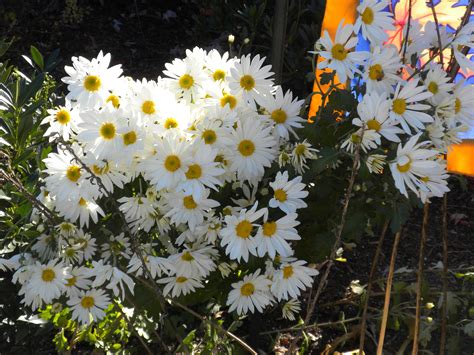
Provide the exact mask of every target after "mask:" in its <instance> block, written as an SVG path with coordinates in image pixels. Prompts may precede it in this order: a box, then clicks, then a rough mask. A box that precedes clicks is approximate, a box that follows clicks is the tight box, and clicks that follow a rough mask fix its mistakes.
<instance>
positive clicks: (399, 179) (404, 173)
mask: <svg viewBox="0 0 474 355" xmlns="http://www.w3.org/2000/svg"><path fill="white" fill-rule="evenodd" d="M420 136H421V133H418V134H417V135H415V136H413V137H411V138H410V140H409V141H408V142H407V143H405V145H404V146H402V145H401V144H399V145H398V148H397V157H396V159H395V161H394V162H393V163H391V164H390V170H391V171H392V176H393V179H394V181H395V186H396V187H397V189H398V190H400V192H401V193H402V194H403V195H405V196H406V197H408V192H407V189H406V186H408V188H409V189H410V190H412V191H413V192H414V193H415V194H418V190H419V189H420V188H421V189H425V190H426V191H428V189H427V187H426V186H424V185H423V183H422V179H430V178H431V176H432V175H442V174H440V170H439V168H440V164H439V163H438V162H437V161H435V160H433V159H432V158H433V157H435V156H437V155H438V154H439V152H437V151H436V150H432V149H424V148H423V147H425V146H427V145H429V144H430V142H429V141H423V142H420V143H417V142H418V139H419V138H420Z"/></svg>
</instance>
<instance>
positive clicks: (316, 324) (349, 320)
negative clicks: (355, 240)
mask: <svg viewBox="0 0 474 355" xmlns="http://www.w3.org/2000/svg"><path fill="white" fill-rule="evenodd" d="M359 319H360V317H354V318H347V319H343V320H338V321H334V322H324V323H315V324H310V325H307V326H304V327H291V328H283V329H276V330H269V331H266V332H261V333H259V334H260V335H267V334H275V333H283V332H295V331H300V330H306V329H316V328H323V327H334V326H337V325H341V324H346V323H351V322H356V321H358V320H359Z"/></svg>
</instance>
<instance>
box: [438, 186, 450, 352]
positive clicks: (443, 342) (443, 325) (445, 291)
mask: <svg viewBox="0 0 474 355" xmlns="http://www.w3.org/2000/svg"><path fill="white" fill-rule="evenodd" d="M442 214H443V221H442V223H443V226H442V231H441V233H442V237H443V273H442V278H443V306H442V307H441V340H440V343H439V344H440V345H439V353H440V355H443V354H444V350H445V347H446V328H447V327H446V325H447V324H446V322H447V317H448V307H447V304H448V194H447V193H446V194H445V195H444V196H443V205H442Z"/></svg>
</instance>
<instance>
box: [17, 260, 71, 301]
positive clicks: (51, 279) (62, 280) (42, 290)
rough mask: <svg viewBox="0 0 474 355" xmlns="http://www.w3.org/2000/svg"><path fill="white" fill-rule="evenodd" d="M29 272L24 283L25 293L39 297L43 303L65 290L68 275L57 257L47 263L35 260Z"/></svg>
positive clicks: (58, 295) (57, 296)
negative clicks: (28, 276)
mask: <svg viewBox="0 0 474 355" xmlns="http://www.w3.org/2000/svg"><path fill="white" fill-rule="evenodd" d="M29 272H30V275H31V276H30V279H29V280H28V283H27V284H26V288H25V291H26V293H29V294H34V295H36V296H38V297H40V299H41V300H42V301H44V302H45V303H51V302H52V301H53V300H54V299H56V298H59V297H60V296H61V295H62V294H63V292H64V291H65V290H66V283H67V281H66V279H67V277H68V276H69V275H68V273H67V270H66V268H65V267H64V264H62V263H61V262H60V261H58V259H53V260H50V261H49V262H48V263H47V264H41V263H40V262H38V261H37V262H36V263H35V264H34V265H31V266H30V267H29Z"/></svg>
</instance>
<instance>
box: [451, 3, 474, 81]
mask: <svg viewBox="0 0 474 355" xmlns="http://www.w3.org/2000/svg"><path fill="white" fill-rule="evenodd" d="M473 4H474V1H473V0H471V1H469V3H468V4H467V6H466V11H465V12H464V15H463V17H462V19H461V22H460V23H459V26H458V28H457V29H456V33H455V35H454V37H456V36H457V35H458V33H459V31H461V29H462V28H463V27H464V26H465V25H466V24H467V23H468V22H469V20H470V18H471V13H472V5H473ZM468 52H469V47H467V46H466V47H464V48H463V49H462V53H463V54H464V55H466V54H467V53H468ZM458 71H459V63H458V62H457V61H456V58H455V57H454V55H451V58H450V61H449V65H448V70H447V72H448V74H449V76H450V77H451V78H453V79H454V77H455V76H456V74H457V73H458Z"/></svg>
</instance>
